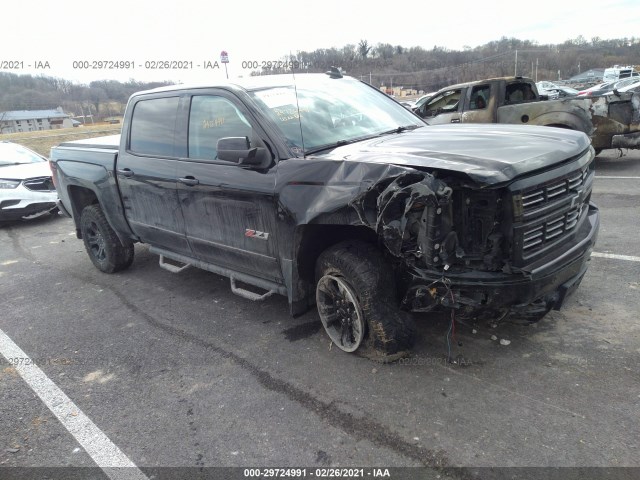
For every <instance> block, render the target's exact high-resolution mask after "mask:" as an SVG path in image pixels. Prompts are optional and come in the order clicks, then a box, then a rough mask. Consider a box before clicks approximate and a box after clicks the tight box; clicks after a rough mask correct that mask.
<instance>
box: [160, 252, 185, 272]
mask: <svg viewBox="0 0 640 480" xmlns="http://www.w3.org/2000/svg"><path fill="white" fill-rule="evenodd" d="M159 263H160V267H162V268H164V269H165V270H169V271H170V272H171V273H180V272H182V271H184V270H186V269H187V268H189V267H190V266H191V264H189V263H184V264H183V265H182V266H181V267H180V266H178V265H174V264H173V263H167V262H165V260H164V255H162V254H161V255H160V262H159Z"/></svg>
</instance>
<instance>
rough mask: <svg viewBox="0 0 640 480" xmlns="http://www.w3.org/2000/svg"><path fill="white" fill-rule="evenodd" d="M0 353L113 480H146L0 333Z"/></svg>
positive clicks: (89, 420) (69, 400)
mask: <svg viewBox="0 0 640 480" xmlns="http://www.w3.org/2000/svg"><path fill="white" fill-rule="evenodd" d="M0 353H2V355H3V356H4V357H5V358H6V359H7V361H9V363H10V364H11V365H13V367H14V368H15V369H16V370H17V371H18V373H19V374H20V376H21V377H22V378H23V379H24V381H25V382H27V384H28V385H29V387H31V389H32V390H33V391H34V392H36V393H37V394H38V396H39V397H40V399H41V400H42V401H43V402H44V404H45V405H46V406H47V407H48V408H49V410H51V411H52V412H53V414H54V415H55V416H56V417H58V420H60V423H62V425H64V427H65V428H66V429H67V430H68V431H69V433H70V434H71V435H73V437H74V438H75V439H76V440H77V441H78V443H79V444H80V445H82V448H84V449H85V451H86V452H87V453H88V454H89V456H90V457H91V458H92V459H93V461H94V462H96V464H97V465H98V466H99V467H100V468H101V469H102V470H103V471H104V472H105V473H106V474H107V476H109V478H111V479H113V480H124V479H126V480H129V479H130V480H148V479H147V477H146V476H145V475H144V473H142V471H141V470H140V469H139V468H138V467H137V466H136V465H135V464H134V463H133V462H132V461H131V460H129V458H127V456H126V455H125V454H124V453H122V451H121V450H120V449H119V448H118V447H117V446H116V445H115V444H114V443H113V442H112V441H111V440H109V438H108V437H107V436H106V435H105V434H104V433H103V432H102V430H100V429H99V428H98V427H97V426H96V425H95V423H93V422H92V421H91V419H89V417H87V416H86V415H85V414H84V413H83V412H82V411H81V410H80V409H79V408H78V406H77V405H76V404H75V403H73V402H72V401H71V399H70V398H69V397H67V395H66V394H65V393H64V392H63V391H62V390H60V388H59V387H58V386H57V385H56V384H55V383H53V382H52V381H51V379H49V377H47V376H46V375H45V373H44V372H43V371H42V370H40V368H39V367H38V366H37V365H35V364H34V363H33V362H32V361H31V359H30V358H29V357H28V356H27V354H26V353H24V352H23V351H22V349H21V348H20V347H18V345H16V344H15V343H14V342H13V340H11V339H10V338H9V337H8V336H7V334H6V333H4V332H3V331H2V330H1V329H0Z"/></svg>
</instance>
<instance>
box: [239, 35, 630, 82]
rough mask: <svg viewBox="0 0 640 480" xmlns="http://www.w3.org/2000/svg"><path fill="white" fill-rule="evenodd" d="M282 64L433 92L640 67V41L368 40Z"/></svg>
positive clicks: (299, 55)
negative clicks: (459, 44)
mask: <svg viewBox="0 0 640 480" xmlns="http://www.w3.org/2000/svg"><path fill="white" fill-rule="evenodd" d="M516 52H517V54H516ZM283 59H284V60H286V61H287V63H288V64H289V65H294V66H296V67H298V70H299V71H306V72H322V71H325V70H326V69H327V67H328V66H332V65H333V66H336V67H340V68H342V69H343V70H345V71H346V73H347V74H348V75H351V76H354V77H357V78H361V79H362V80H365V81H367V82H370V83H372V84H373V85H374V86H381V85H386V86H404V87H405V88H415V89H417V90H424V91H434V90H438V89H440V88H442V87H446V86H447V85H452V84H455V83H461V82H468V81H473V80H480V79H483V78H491V77H499V76H508V75H514V74H517V75H522V76H528V77H531V78H534V79H535V78H536V77H537V80H538V81H540V80H552V81H553V80H561V79H568V78H570V77H573V76H575V75H577V74H579V73H581V72H584V71H587V70H589V69H592V68H607V67H611V66H613V65H638V66H640V37H631V38H626V37H625V38H619V39H612V40H611V39H610V40H604V39H601V38H600V37H593V38H591V39H590V40H587V39H585V38H584V37H582V36H579V37H577V38H574V39H571V40H567V41H565V42H564V43H562V44H547V45H540V44H538V42H535V41H531V40H519V39H517V38H507V37H502V38H501V39H500V40H496V41H492V42H489V43H486V44H484V45H481V46H478V47H475V48H471V47H468V46H465V47H464V48H463V49H462V50H451V49H448V48H445V47H439V46H434V47H433V48H431V49H426V48H423V47H419V46H418V47H410V48H407V47H403V46H401V45H391V44H389V43H377V44H375V45H374V44H372V43H369V41H368V40H364V39H363V40H361V41H360V42H359V43H358V44H357V45H353V44H350V45H345V46H343V47H341V48H324V49H318V50H314V51H311V52H306V51H301V52H297V53H296V54H294V55H290V56H285V57H283ZM287 71H290V70H287V69H286V68H279V69H276V68H271V69H262V70H260V71H255V72H253V73H252V74H253V75H264V74H270V73H285V72H287Z"/></svg>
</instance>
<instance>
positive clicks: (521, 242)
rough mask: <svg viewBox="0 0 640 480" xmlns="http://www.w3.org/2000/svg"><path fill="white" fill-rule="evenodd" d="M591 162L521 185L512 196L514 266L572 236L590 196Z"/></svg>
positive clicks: (538, 256) (539, 254)
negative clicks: (543, 180)
mask: <svg viewBox="0 0 640 480" xmlns="http://www.w3.org/2000/svg"><path fill="white" fill-rule="evenodd" d="M592 165H593V164H591V165H588V166H586V167H584V168H582V169H580V170H574V171H573V172H570V173H567V174H565V175H563V176H562V177H560V178H555V179H553V180H549V181H546V182H544V183H538V184H536V185H534V186H530V187H525V188H524V189H523V190H522V191H521V193H520V194H519V195H517V196H516V197H515V198H516V199H517V201H516V203H515V204H514V213H515V218H514V221H515V224H514V240H515V247H516V248H515V251H514V255H515V256H514V261H515V263H516V265H518V264H519V265H522V264H526V263H528V262H531V261H535V260H536V259H537V258H540V257H542V256H543V255H544V254H546V253H549V252H550V251H551V250H552V248H553V247H554V246H557V245H559V244H561V243H562V242H563V241H565V240H567V239H569V238H570V237H571V236H572V235H573V233H574V232H575V231H576V228H577V226H578V224H579V223H580V217H581V215H582V214H583V212H585V211H586V207H585V205H586V203H588V201H589V198H590V193H591V186H592V182H593V174H594V170H593V167H592Z"/></svg>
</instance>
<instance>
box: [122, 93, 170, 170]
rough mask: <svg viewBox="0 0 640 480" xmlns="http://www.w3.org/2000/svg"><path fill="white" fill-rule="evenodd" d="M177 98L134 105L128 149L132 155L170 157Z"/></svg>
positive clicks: (157, 99)
mask: <svg viewBox="0 0 640 480" xmlns="http://www.w3.org/2000/svg"><path fill="white" fill-rule="evenodd" d="M179 101H180V98H179V97H167V98H154V99H151V100H141V101H139V102H138V103H136V105H135V107H134V110H133V117H132V118H131V136H130V139H129V149H130V150H131V152H133V153H138V154H141V155H152V156H157V157H172V156H173V155H174V153H173V141H174V138H173V137H174V130H175V123H176V115H177V111H178V103H179Z"/></svg>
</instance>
